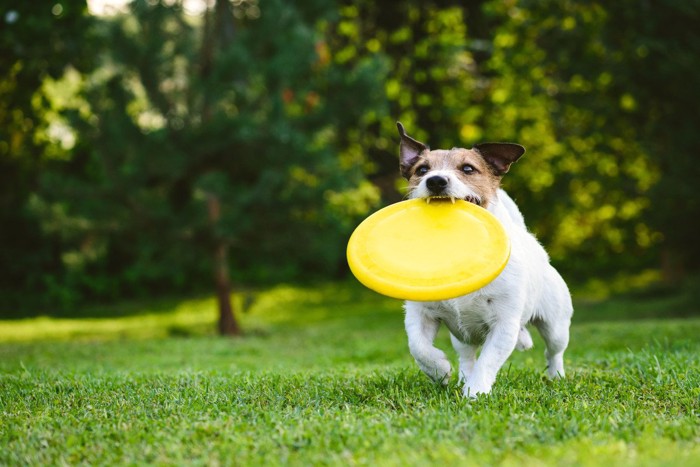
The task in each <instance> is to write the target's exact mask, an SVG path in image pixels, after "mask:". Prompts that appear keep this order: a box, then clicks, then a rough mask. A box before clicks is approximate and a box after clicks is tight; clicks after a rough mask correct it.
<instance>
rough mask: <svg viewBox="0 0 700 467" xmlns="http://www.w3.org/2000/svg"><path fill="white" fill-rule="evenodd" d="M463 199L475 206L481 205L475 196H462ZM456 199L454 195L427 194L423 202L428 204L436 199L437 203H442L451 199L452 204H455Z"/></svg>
mask: <svg viewBox="0 0 700 467" xmlns="http://www.w3.org/2000/svg"><path fill="white" fill-rule="evenodd" d="M463 199H464V201H466V202H468V203H472V204H476V205H477V206H481V200H480V199H479V198H478V197H476V196H471V195H469V196H466V197H465V198H463ZM456 200H457V198H456V197H454V196H444V195H440V196H428V197H427V198H425V202H426V203H428V204H430V203H431V202H433V201H437V202H438V203H444V202H447V201H451V202H452V204H455V201H456Z"/></svg>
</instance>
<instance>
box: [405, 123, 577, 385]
mask: <svg viewBox="0 0 700 467" xmlns="http://www.w3.org/2000/svg"><path fill="white" fill-rule="evenodd" d="M397 127H398V130H399V135H400V137H401V143H400V147H399V153H400V169H401V175H402V176H403V177H404V178H405V179H406V180H408V188H409V192H408V198H411V199H413V198H422V199H425V200H426V201H427V202H431V201H434V202H440V201H441V202H450V200H452V201H453V202H454V200H455V199H462V200H465V201H468V202H470V203H473V204H476V205H478V206H481V207H482V208H485V209H487V210H488V211H489V212H491V214H493V215H494V216H495V217H496V218H497V219H498V220H499V221H500V223H501V224H502V225H503V227H504V229H505V231H506V233H507V234H508V236H509V238H510V241H511V254H510V258H509V260H508V263H507V264H506V266H505V268H504V269H503V271H502V272H501V273H500V275H498V276H497V277H496V279H494V280H493V281H492V282H490V283H489V284H487V285H485V286H484V287H483V288H481V289H479V290H477V291H475V292H472V293H470V294H468V295H464V296H461V297H457V298H454V299H450V300H444V301H435V302H416V301H406V302H405V304H404V309H405V312H406V315H405V327H406V334H407V335H408V346H409V350H410V352H411V355H412V356H413V358H414V359H415V360H416V362H417V363H418V366H419V367H420V368H421V370H422V371H423V372H424V373H426V374H427V375H428V376H429V377H430V378H432V379H433V380H435V381H437V382H440V383H443V384H447V381H448V380H449V379H450V376H451V372H452V368H451V366H450V362H449V361H448V359H447V357H446V355H445V353H444V352H443V351H441V350H439V349H437V348H436V347H435V346H434V345H433V342H434V340H435V337H436V335H437V332H438V329H439V327H440V324H441V323H444V324H445V325H446V326H447V328H448V329H449V331H450V339H451V342H452V346H453V347H454V349H455V351H456V352H457V354H458V357H459V380H460V383H461V384H462V388H463V393H464V395H465V396H466V397H468V398H474V397H477V396H478V395H479V394H488V393H489V392H490V391H491V387H492V386H493V384H494V382H495V380H496V375H497V373H498V371H499V370H500V368H501V367H502V366H503V364H504V363H505V361H506V360H507V359H508V357H509V356H510V354H511V353H512V352H513V350H515V349H518V350H527V349H530V348H532V346H533V344H532V338H531V336H530V334H529V332H528V330H527V328H526V325H527V324H532V325H534V327H535V328H537V330H538V331H539V333H540V334H541V336H542V338H543V340H544V342H545V346H546V349H545V358H546V360H547V374H548V376H549V377H550V378H561V377H563V376H564V351H565V350H566V347H567V346H568V343H569V326H570V324H571V317H572V315H573V305H572V302H571V294H570V293H569V289H568V287H567V285H566V283H565V282H564V280H563V279H562V277H561V275H559V273H558V272H557V271H556V269H554V267H552V266H551V265H550V263H549V256H548V255H547V252H546V251H545V249H544V248H543V247H542V245H540V243H539V242H538V241H537V239H536V238H535V236H534V235H532V234H531V233H530V232H528V230H527V228H526V226H525V220H524V218H523V215H522V214H521V213H520V210H519V209H518V207H517V206H516V204H515V202H514V201H513V200H512V199H511V198H510V197H509V196H508V195H507V194H506V192H505V191H504V190H503V189H501V188H500V184H501V179H502V178H503V176H504V175H505V174H506V172H508V170H509V168H510V166H511V164H513V163H514V162H516V161H517V160H518V159H520V157H521V156H522V155H523V154H524V153H525V148H524V147H523V146H520V145H519V144H513V143H482V144H477V145H475V146H474V147H473V148H472V149H463V148H453V149H449V150H440V149H438V150H430V148H429V147H428V146H427V145H425V144H424V143H421V142H419V141H417V140H415V139H413V138H411V137H410V136H408V135H407V134H406V131H405V129H404V127H403V125H402V124H401V123H400V122H397ZM426 241H427V242H429V241H430V240H429V239H426ZM464 248H469V239H468V238H465V240H464ZM480 346H481V347H482V348H481V352H480V354H479V356H478V358H477V350H478V348H479V347H480Z"/></svg>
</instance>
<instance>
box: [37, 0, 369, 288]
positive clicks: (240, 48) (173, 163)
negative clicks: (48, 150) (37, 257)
mask: <svg viewBox="0 0 700 467" xmlns="http://www.w3.org/2000/svg"><path fill="white" fill-rule="evenodd" d="M221 5H224V11H223V12H222V11H220V8H219V7H218V6H217V7H216V9H215V10H210V11H209V12H208V13H207V14H206V16H205V17H204V18H203V20H202V21H203V24H201V25H197V24H191V22H190V20H189V19H188V18H187V17H186V16H184V13H183V11H182V9H181V8H180V7H179V5H178V4H174V5H171V4H170V3H168V2H163V3H159V2H141V1H139V2H134V3H133V4H132V10H131V13H130V14H128V15H124V16H122V17H119V18H116V19H114V20H111V21H109V22H106V23H104V24H102V25H101V35H102V37H103V40H104V43H105V44H109V47H108V48H105V49H104V50H103V51H102V63H101V65H100V66H99V67H98V68H97V69H96V70H95V72H94V73H93V74H92V75H90V76H88V77H86V78H85V80H84V82H83V86H82V88H81V89H80V91H79V93H78V95H77V96H75V97H76V99H73V100H72V102H70V103H68V104H67V105H66V107H65V108H64V109H63V114H64V115H65V116H66V118H70V119H71V125H72V127H73V128H75V130H76V132H77V133H78V134H79V135H80V136H81V138H80V140H79V142H78V143H77V144H76V147H75V148H74V150H73V153H72V156H71V158H70V160H68V161H65V162H63V161H61V162H57V163H56V164H55V165H54V167H52V170H51V171H50V172H48V173H47V174H45V176H44V177H43V189H42V193H41V198H40V199H39V200H38V201H37V202H36V203H35V208H36V209H37V212H38V213H40V214H41V217H42V219H43V220H44V226H45V228H47V229H50V228H51V226H52V225H53V226H57V229H56V231H55V232H53V233H54V234H57V235H60V236H61V237H62V240H63V242H64V243H63V249H64V251H65V253H64V255H63V264H64V266H65V268H66V273H65V274H63V276H62V277H63V280H64V281H68V282H67V283H65V282H64V285H65V286H67V288H69V289H74V288H77V289H78V290H83V291H86V292H87V293H89V294H90V295H91V296H92V298H96V297H101V296H105V295H115V294H122V293H125V292H126V293H139V292H141V293H143V292H145V291H146V290H148V291H149V293H153V292H157V291H158V290H162V289H167V288H171V287H177V288H181V287H192V286H196V285H197V284H202V283H203V282H208V281H209V279H208V278H209V276H210V273H209V272H208V271H209V270H211V262H210V259H209V257H210V251H211V250H212V249H213V247H214V242H215V241H217V239H223V240H224V241H226V242H228V243H230V248H231V253H232V264H233V265H234V274H235V277H237V278H238V279H241V280H247V281H272V280H279V279H282V278H289V277H294V276H298V275H299V274H300V273H301V271H304V272H305V274H308V275H309V276H311V277H313V276H316V277H318V276H321V275H327V274H329V273H330V274H333V273H334V272H335V270H336V269H337V265H338V263H339V262H340V261H341V260H342V251H343V244H344V241H345V238H346V237H347V235H348V231H349V229H350V228H351V227H352V225H354V222H356V221H357V219H359V218H361V217H362V216H363V215H365V214H366V213H367V211H368V209H369V208H370V207H371V206H373V205H374V203H375V200H376V195H375V193H374V190H373V189H372V188H371V187H370V186H369V185H368V184H367V183H365V182H363V174H362V171H361V165H362V161H363V155H362V154H361V153H358V152H357V151H355V152H351V153H348V152H344V148H343V146H342V145H341V142H342V140H343V135H344V131H345V130H344V129H345V128H347V127H350V126H353V127H354V128H355V129H356V130H357V129H358V126H357V125H356V123H355V122H356V121H357V120H359V119H360V117H361V115H362V114H363V113H364V112H365V109H366V108H367V107H368V105H370V104H371V103H372V102H373V101H375V100H376V99H377V98H378V97H381V94H378V93H377V91H376V85H375V82H374V81H373V80H374V77H375V76H376V75H378V74H381V73H382V72H383V71H382V70H383V68H382V67H383V65H382V62H381V60H379V59H376V58H367V59H363V60H359V61H358V62H356V63H353V64H337V63H335V62H332V61H328V60H326V59H325V58H324V57H323V56H322V55H321V54H320V52H319V50H321V47H323V40H322V36H321V35H320V32H319V27H321V26H320V25H321V24H322V23H321V21H322V20H324V18H327V17H329V16H332V13H333V10H332V8H330V7H332V3H329V2H318V4H317V5H315V6H312V5H308V4H307V5H306V6H304V7H297V6H290V5H287V4H286V3H284V2H281V1H279V2H274V1H271V2H266V4H265V5H264V6H263V10H262V13H261V14H260V12H257V13H256V12H255V11H257V10H254V12H253V13H250V11H249V10H250V9H246V10H245V12H248V13H249V14H248V16H246V13H245V12H242V13H241V11H239V10H236V8H243V7H245V6H246V5H243V6H240V5H239V6H235V5H229V4H228V3H226V2H222V3H221ZM230 9H232V10H230ZM239 13H240V14H239ZM325 21H327V20H325ZM222 22H223V23H222ZM220 23H222V24H224V25H225V26H226V27H229V28H231V32H230V35H227V34H229V33H228V32H226V31H227V30H226V27H224V26H214V25H216V24H220ZM350 96H353V98H352V100H351V101H350V99H349V98H350ZM85 106H87V108H88V110H87V111H82V110H81V109H82V108H83V107H85ZM210 197H215V198H216V199H217V200H218V202H219V211H220V212H218V214H217V216H218V220H217V221H216V223H215V224H213V223H212V219H211V213H208V210H207V202H208V200H209V198H210ZM72 277H75V278H76V280H79V281H82V283H78V284H71V283H70V281H71V278H72ZM112 279H114V280H112ZM76 286H77V287H76ZM88 298H90V297H88Z"/></svg>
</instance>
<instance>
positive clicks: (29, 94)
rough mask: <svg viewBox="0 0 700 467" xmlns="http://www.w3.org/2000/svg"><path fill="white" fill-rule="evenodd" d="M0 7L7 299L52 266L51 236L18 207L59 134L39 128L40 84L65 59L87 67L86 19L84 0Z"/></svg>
mask: <svg viewBox="0 0 700 467" xmlns="http://www.w3.org/2000/svg"><path fill="white" fill-rule="evenodd" d="M0 6H1V7H0V226H1V227H0V265H1V266H0V292H1V293H2V294H3V297H4V301H6V302H7V303H8V304H9V303H12V304H13V305H14V304H15V303H16V302H17V301H20V300H23V299H24V298H25V295H26V294H27V291H29V290H37V289H39V288H41V286H42V285H43V284H42V280H43V279H44V278H45V277H46V275H45V274H46V271H56V269H57V261H56V260H57V257H56V254H55V252H54V249H53V248H52V244H51V242H49V241H45V240H46V239H44V238H43V237H42V233H41V230H40V227H39V225H38V223H37V221H36V219H34V218H33V217H32V216H31V215H30V214H29V213H28V212H27V210H26V209H25V206H26V202H27V200H28V199H29V197H30V194H31V193H32V192H33V191H34V190H35V188H36V181H37V176H38V174H39V171H40V170H41V169H42V168H43V167H44V165H45V162H46V160H47V159H48V158H51V157H53V156H55V152H52V150H51V148H52V147H53V145H54V144H52V142H51V141H50V138H51V137H53V138H54V139H60V138H59V136H60V134H59V133H60V130H61V128H60V126H57V125H54V126H53V127H51V128H50V129H47V128H44V127H45V116H46V113H47V112H50V110H51V109H50V104H49V101H48V100H47V96H46V93H45V90H44V89H43V88H42V84H43V83H44V80H45V79H46V78H48V77H54V78H55V77H58V76H61V75H62V74H63V72H64V68H65V66H67V65H68V64H70V65H72V66H73V67H74V68H76V69H86V68H88V67H89V63H90V61H89V57H90V53H89V48H90V47H91V45H90V44H91V41H90V37H89V27H88V25H89V23H90V18H89V17H88V15H87V8H86V4H85V0H62V1H60V2H52V3H46V2H25V1H21V0H14V1H13V0H10V1H7V0H6V1H3V2H1V4H0ZM65 144H70V142H65ZM10 295H11V296H10Z"/></svg>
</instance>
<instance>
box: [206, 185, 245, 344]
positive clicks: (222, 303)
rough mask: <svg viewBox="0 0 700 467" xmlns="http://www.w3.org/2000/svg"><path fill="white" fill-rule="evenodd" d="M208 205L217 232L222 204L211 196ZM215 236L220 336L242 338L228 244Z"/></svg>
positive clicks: (210, 218)
mask: <svg viewBox="0 0 700 467" xmlns="http://www.w3.org/2000/svg"><path fill="white" fill-rule="evenodd" d="M207 205H208V208H209V221H210V222H211V229H212V231H213V232H216V225H217V224H218V222H219V218H220V217H221V203H220V202H219V198H218V197H217V196H216V195H213V194H210V195H209V196H208V197H207ZM214 236H215V240H214V282H215V284H216V300H217V303H218V305H219V334H221V335H222V336H240V335H241V328H240V327H239V326H238V321H236V316H235V314H234V311H233V305H232V303H231V282H230V279H229V273H228V244H227V243H226V240H224V239H221V238H217V237H216V233H214Z"/></svg>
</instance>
